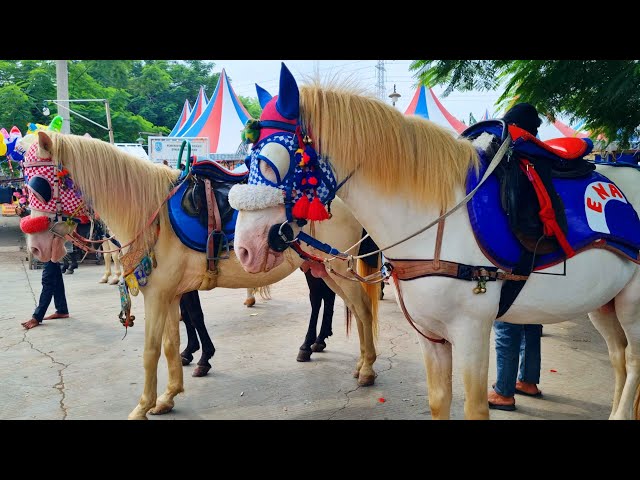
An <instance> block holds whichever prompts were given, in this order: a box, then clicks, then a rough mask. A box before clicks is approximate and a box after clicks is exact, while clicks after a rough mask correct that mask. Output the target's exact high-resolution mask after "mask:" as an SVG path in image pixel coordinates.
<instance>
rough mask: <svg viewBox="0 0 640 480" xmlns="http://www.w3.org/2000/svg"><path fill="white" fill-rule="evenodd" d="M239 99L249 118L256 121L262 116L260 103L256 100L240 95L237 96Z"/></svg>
mask: <svg viewBox="0 0 640 480" xmlns="http://www.w3.org/2000/svg"><path fill="white" fill-rule="evenodd" d="M238 97H240V101H241V102H242V104H243V105H244V108H246V109H247V112H249V115H251V118H255V119H258V118H260V115H261V114H262V107H261V106H260V102H259V101H258V99H257V98H254V97H243V96H242V95H238Z"/></svg>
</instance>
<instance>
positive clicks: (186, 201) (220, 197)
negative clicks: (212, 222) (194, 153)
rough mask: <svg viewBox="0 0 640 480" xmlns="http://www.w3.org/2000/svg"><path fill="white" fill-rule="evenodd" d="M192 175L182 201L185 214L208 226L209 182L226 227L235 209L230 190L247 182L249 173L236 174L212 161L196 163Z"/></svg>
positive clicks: (191, 171) (192, 167)
mask: <svg viewBox="0 0 640 480" xmlns="http://www.w3.org/2000/svg"><path fill="white" fill-rule="evenodd" d="M190 173H191V178H190V179H189V181H188V183H189V184H188V185H187V188H186V190H185V191H184V194H183V195H182V199H181V205H182V209H183V210H184V212H185V213H186V214H187V215H189V216H191V217H198V220H199V221H200V223H201V224H202V225H203V226H205V227H206V226H207V224H208V221H209V213H208V208H207V196H206V185H205V181H207V180H208V181H209V182H210V183H211V188H212V191H213V194H214V196H215V199H216V203H217V205H218V210H219V212H220V220H221V222H222V225H225V224H226V223H227V222H228V221H229V220H230V219H231V216H232V215H233V208H231V205H229V190H231V187H233V186H234V185H236V184H238V183H243V182H245V181H246V180H247V178H248V177H249V173H248V172H245V173H234V172H231V171H230V170H227V169H226V168H224V167H223V166H221V165H220V164H218V163H216V162H212V161H210V160H201V161H196V162H195V163H193V164H192V165H191V170H190Z"/></svg>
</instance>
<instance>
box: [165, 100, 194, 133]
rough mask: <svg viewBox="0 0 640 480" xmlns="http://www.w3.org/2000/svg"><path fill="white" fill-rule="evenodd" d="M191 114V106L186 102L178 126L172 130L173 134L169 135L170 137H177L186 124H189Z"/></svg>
mask: <svg viewBox="0 0 640 480" xmlns="http://www.w3.org/2000/svg"><path fill="white" fill-rule="evenodd" d="M190 114H191V105H190V104H189V100H185V101H184V106H183V107H182V113H181V114H180V118H178V121H177V122H176V125H175V126H174V127H173V129H172V130H171V133H170V134H169V136H170V137H175V136H176V135H177V134H178V132H179V131H180V129H181V128H182V127H183V126H184V124H185V123H187V119H188V118H189V115H190Z"/></svg>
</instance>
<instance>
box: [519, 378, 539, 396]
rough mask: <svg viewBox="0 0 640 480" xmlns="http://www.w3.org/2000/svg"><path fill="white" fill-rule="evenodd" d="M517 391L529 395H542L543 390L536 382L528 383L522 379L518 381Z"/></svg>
mask: <svg viewBox="0 0 640 480" xmlns="http://www.w3.org/2000/svg"><path fill="white" fill-rule="evenodd" d="M516 393H518V394H520V395H526V396H527V397H536V398H540V397H542V392H541V391H540V389H539V388H538V386H537V385H536V384H535V383H526V382H521V381H520V380H518V381H517V382H516Z"/></svg>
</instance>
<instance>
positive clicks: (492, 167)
mask: <svg viewBox="0 0 640 480" xmlns="http://www.w3.org/2000/svg"><path fill="white" fill-rule="evenodd" d="M510 144H511V136H510V135H509V134H507V136H506V138H505V140H504V141H503V142H502V145H500V148H499V149H498V151H497V152H496V154H495V155H494V157H493V159H492V160H491V163H490V164H489V166H488V167H487V170H486V171H485V173H484V175H483V176H482V178H481V179H480V181H479V182H478V184H477V185H476V187H475V188H474V189H473V190H471V191H470V192H469V193H468V194H467V196H465V197H464V198H463V199H462V200H461V201H460V202H459V203H458V204H457V205H456V206H455V207H453V208H452V209H451V210H449V211H447V212H445V213H443V214H442V215H440V216H439V217H438V218H436V219H435V220H434V221H432V222H431V223H429V224H428V225H426V226H425V227H422V228H421V229H420V230H418V231H417V232H415V233H412V234H411V235H409V236H407V237H405V238H403V239H402V240H399V241H397V242H395V243H392V244H391V245H388V246H386V247H383V248H379V249H378V250H376V251H374V252H369V253H365V254H362V255H348V254H347V252H349V251H350V250H352V249H353V248H355V247H356V246H358V245H360V244H361V243H362V242H363V241H364V240H365V239H366V238H367V237H369V234H367V235H365V236H364V237H362V238H361V239H360V240H359V241H358V242H356V243H355V244H353V245H352V246H351V247H349V248H348V249H346V250H345V251H344V252H339V253H337V254H336V253H335V251H336V250H335V249H334V248H331V247H330V246H328V245H327V247H328V249H324V250H323V248H319V247H322V246H325V245H326V244H323V243H321V242H319V241H318V240H316V239H314V238H313V237H310V236H308V235H306V234H304V232H300V233H299V234H298V235H297V236H296V238H295V239H293V240H292V241H291V242H288V243H290V244H291V245H293V244H294V242H297V241H298V240H302V241H304V242H305V243H307V244H308V245H310V246H312V247H314V248H317V249H318V250H321V251H324V252H325V253H328V254H330V255H334V256H333V257H332V258H327V259H323V260H321V261H322V263H324V264H325V268H327V269H328V271H330V272H331V273H334V274H336V275H338V276H339V277H342V278H344V279H346V280H351V281H354V282H362V283H369V284H373V283H379V282H381V281H384V280H386V279H387V278H389V276H391V271H388V272H387V273H386V274H385V273H383V272H382V270H381V271H380V272H376V273H375V274H372V275H369V276H368V277H366V278H365V277H361V276H360V275H358V274H357V273H355V272H354V271H353V268H352V266H353V265H352V262H353V260H358V259H362V258H365V257H369V256H371V255H377V254H378V253H382V252H383V251H385V250H388V249H390V248H393V247H395V246H397V245H400V244H401V243H404V242H406V241H407V240H410V239H412V238H413V237H415V236H417V235H420V234H421V233H423V232H425V231H427V230H428V229H430V228H432V227H433V226H435V225H438V224H439V223H440V222H442V221H444V219H446V218H447V217H448V216H450V215H452V214H453V213H455V212H456V211H457V210H459V209H460V208H462V207H463V206H464V205H466V204H467V203H469V201H470V200H471V199H472V198H473V196H474V195H475V194H476V192H477V191H478V189H479V188H480V187H481V186H482V184H483V183H484V182H485V181H486V180H487V179H488V178H489V176H490V175H491V174H492V173H493V171H494V170H495V169H496V168H497V166H498V165H499V164H500V162H501V161H502V158H503V157H504V155H505V154H506V153H507V151H508V150H509V146H510ZM352 174H353V172H352V173H351V174H350V175H349V177H350V176H351V175H352ZM285 223H286V222H285ZM301 236H304V237H307V238H300V237H301ZM309 239H310V240H309ZM294 249H295V248H294ZM298 249H299V250H300V251H302V249H301V248H300V247H299V245H298ZM298 249H295V250H296V252H298V254H300V252H299V251H298ZM304 253H305V255H309V256H311V255H310V254H308V253H306V252H304ZM301 256H302V255H301ZM303 258H304V257H303ZM316 258H318V257H315V258H313V260H314V261H320V260H316ZM336 258H339V259H340V260H348V261H349V272H350V273H352V274H353V275H354V277H355V278H348V277H345V276H344V275H341V274H339V273H337V272H336V271H335V270H333V268H331V267H330V262H332V261H333V260H335V259H336ZM378 275H380V278H378V279H376V280H373V281H371V280H367V279H368V278H369V277H371V276H378Z"/></svg>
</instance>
